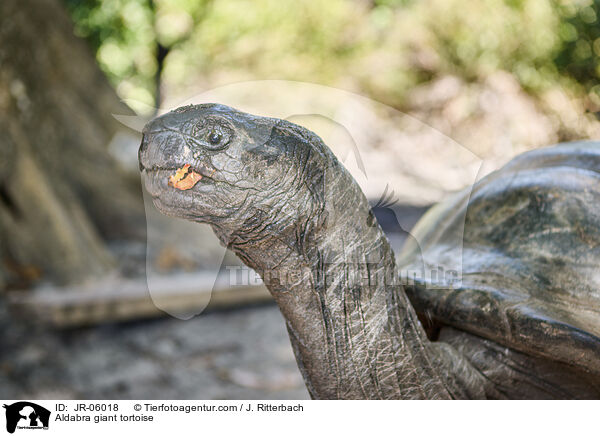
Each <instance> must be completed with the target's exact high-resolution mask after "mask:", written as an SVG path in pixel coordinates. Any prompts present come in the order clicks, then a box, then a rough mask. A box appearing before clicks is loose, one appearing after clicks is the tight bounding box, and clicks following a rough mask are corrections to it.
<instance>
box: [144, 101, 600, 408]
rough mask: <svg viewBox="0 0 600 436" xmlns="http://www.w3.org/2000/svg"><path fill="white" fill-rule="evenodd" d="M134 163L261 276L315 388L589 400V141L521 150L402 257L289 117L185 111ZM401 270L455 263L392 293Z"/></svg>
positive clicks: (598, 198) (595, 379)
mask: <svg viewBox="0 0 600 436" xmlns="http://www.w3.org/2000/svg"><path fill="white" fill-rule="evenodd" d="M139 161H140V169H141V171H142V172H143V174H144V178H145V184H146V187H147V189H148V191H149V193H150V194H151V195H152V197H153V201H154V204H155V205H156V207H157V208H158V209H159V210H161V211H162V212H163V213H165V214H167V215H171V216H177V217H183V218H187V219H189V220H192V221H197V222H201V223H208V224H209V225H210V226H211V227H212V228H213V230H214V232H215V233H216V235H217V236H218V237H219V239H220V240H221V242H222V243H223V244H224V245H225V246H227V247H228V248H229V249H231V250H233V252H235V253H236V254H237V256H239V257H240V259H242V261H244V262H245V263H246V264H247V265H248V266H250V267H252V268H254V269H255V270H256V271H258V272H259V273H260V274H261V276H262V277H263V280H264V281H265V283H266V285H267V287H268V288H269V290H270V292H271V293H272V295H273V297H274V299H275V301H276V302H277V304H278V305H279V308H280V309H281V312H282V314H283V316H284V317H285V320H286V324H287V329H288V332H289V336H290V340H291V343H292V346H293V349H294V352H295V355H296V359H297V361H298V366H299V368H300V371H301V372H302V375H303V376H304V380H305V382H306V385H307V387H308V390H309V392H310V394H311V396H312V397H313V398H404V399H413V398H415V399H416V398H426V399H438V398H439V399H443V398H448V399H449V398H600V143H594V142H588V143H575V144H565V145H559V146H555V147H551V148H546V149H541V150H537V151H534V152H531V153H527V154H524V155H522V156H520V157H518V158H516V159H515V160H513V161H512V162H511V163H509V164H508V165H507V166H505V167H504V168H503V169H501V170H499V171H497V172H495V173H493V174H491V175H489V176H488V177H486V178H484V179H483V180H481V181H480V182H478V183H477V184H476V185H475V186H474V187H473V189H472V190H471V189H469V190H467V191H465V192H463V193H459V194H457V195H455V196H454V197H453V198H451V199H449V200H448V201H446V202H444V203H442V204H440V205H437V206H435V207H433V208H432V209H431V210H430V211H429V212H428V213H427V214H426V215H425V216H424V217H423V218H422V220H421V221H420V222H419V223H418V224H417V226H416V228H415V230H414V233H413V234H414V236H415V237H416V240H418V241H419V244H416V243H412V242H411V243H408V244H407V245H406V246H405V248H404V249H403V252H402V253H401V254H400V256H399V263H400V265H397V264H396V261H395V256H394V253H393V252H392V249H391V248H390V244H389V243H388V240H387V238H386V236H385V235H384V233H383V231H382V229H381V228H380V226H379V225H378V224H377V222H376V219H375V218H374V215H373V213H372V211H371V209H370V207H369V203H368V202H367V199H366V198H365V196H364V195H363V193H362V192H361V190H360V188H359V187H358V185H357V184H356V182H355V181H354V180H353V179H352V177H351V176H350V175H349V173H348V172H347V171H346V170H345V169H344V167H343V166H342V165H341V164H340V163H339V162H338V160H337V159H336V158H335V157H334V155H333V154H332V153H331V151H330V150H329V149H328V148H327V146H326V145H325V144H324V143H323V142H322V141H321V139H320V138H319V137H317V136H316V135H315V134H313V133H312V132H310V131H308V130H306V129H304V128H302V127H300V126H297V125H295V124H292V123H290V122H287V121H283V120H279V119H272V118H264V117H259V116H254V115H250V114H246V113H243V112H240V111H237V110H235V109H232V108H229V107H226V106H222V105H217V104H203V105H197V106H186V107H182V108H179V109H176V110H175V111H173V112H170V113H168V114H165V115H163V116H161V117H158V118H156V119H154V120H153V121H151V122H150V123H148V125H147V126H146V127H145V129H144V137H143V140H142V144H141V147H140V151H139ZM463 227H464V230H463ZM399 268H401V269H402V270H404V269H406V270H424V271H427V270H433V269H437V270H443V271H455V272H458V274H457V275H456V274H455V275H449V276H443V275H442V276H439V277H437V279H436V280H435V283H432V280H431V279H430V278H428V275H427V274H424V275H422V276H417V277H415V280H414V281H413V282H411V283H410V284H409V285H407V286H403V285H402V284H401V282H400V279H399ZM417 313H418V314H419V316H420V317H421V319H422V320H424V322H426V323H427V328H428V332H429V333H430V335H429V337H428V336H427V335H426V333H425V330H424V328H423V326H422V324H421V322H420V321H419V319H418V318H417Z"/></svg>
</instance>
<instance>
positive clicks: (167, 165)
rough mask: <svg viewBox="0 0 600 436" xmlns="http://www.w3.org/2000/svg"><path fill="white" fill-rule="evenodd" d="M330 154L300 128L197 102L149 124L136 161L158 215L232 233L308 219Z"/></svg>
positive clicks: (320, 143)
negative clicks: (161, 214)
mask: <svg viewBox="0 0 600 436" xmlns="http://www.w3.org/2000/svg"><path fill="white" fill-rule="evenodd" d="M328 155H331V153H330V152H329V151H328V150H327V149H326V147H325V146H324V145H323V143H322V141H320V139H319V138H318V137H317V136H316V135H314V134H312V133H311V132H309V131H308V130H306V129H304V128H302V127H300V126H296V125H294V124H292V123H289V122H287V121H283V120H279V119H274V118H266V117H260V116H254V115H250V114H247V113H244V112H240V111H238V110H235V109H233V108H230V107H227V106H223V105H218V104H202V105H195V106H185V107H181V108H178V109H175V110H174V111H172V112H169V113H167V114H165V115H162V116H160V117H158V118H155V119H154V120H152V121H151V122H149V123H148V124H147V125H146V126H145V128H144V130H143V139H142V144H141V146H140V150H139V163H140V170H141V171H142V174H143V177H144V180H145V185H146V188H147V190H148V192H149V194H150V195H151V196H152V198H153V202H154V204H155V206H156V207H157V208H158V209H159V210H160V211H161V212H163V213H164V214H167V215H171V216H176V217H180V218H186V219H189V220H193V221H198V222H206V223H209V224H212V225H214V226H215V227H217V228H219V229H221V230H223V231H225V232H226V233H228V234H231V233H234V232H243V231H245V229H253V228H256V227H257V226H259V225H261V226H264V225H266V224H276V225H277V226H285V225H289V224H291V223H293V222H297V221H298V219H300V218H301V217H302V216H304V215H306V213H307V210H310V209H311V202H312V201H313V200H315V199H317V200H318V195H317V196H315V192H316V191H315V188H314V187H315V183H316V178H318V175H319V174H321V178H322V174H323V170H322V168H323V165H324V164H325V165H326V160H327V156H328ZM331 156H332V155H331ZM317 184H318V183H317ZM317 191H318V189H317ZM271 230H273V229H272V228H271Z"/></svg>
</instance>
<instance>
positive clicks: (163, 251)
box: [0, 0, 600, 399]
mask: <svg viewBox="0 0 600 436" xmlns="http://www.w3.org/2000/svg"><path fill="white" fill-rule="evenodd" d="M599 14H600V0H575V1H566V0H565V1H562V0H535V1H534V0H471V1H466V0H462V1H459V0H421V1H418V0H414V1H411V0H331V1H328V2H317V1H292V0H279V1H276V0H257V1H245V0H3V1H2V3H0V108H1V111H0V325H1V326H2V334H1V335H0V396H2V397H3V398H13V399H14V398H38V399H40V398H72V399H76V398H86V399H96V398H121V399H128V398H148V399H150V398H165V399H167V398H172V399H178V398H180V399H183V398H198V399H237V398H272V399H276V398H308V395H307V393H306V391H305V388H304V385H303V383H302V380H301V377H300V375H299V373H298V371H297V368H296V364H295V361H294V358H293V356H292V352H291V347H290V345H289V343H288V339H287V335H286V332H285V327H284V323H283V319H282V317H281V315H280V314H279V312H278V309H277V307H275V306H274V305H273V304H272V303H271V302H270V299H269V296H268V293H267V292H266V291H265V289H264V288H263V287H262V286H261V285H260V283H259V282H257V281H256V280H252V279H250V280H245V281H244V280H243V283H242V285H241V286H231V281H230V280H228V277H229V276H228V274H229V272H230V271H227V268H225V266H229V267H231V266H234V267H236V268H237V267H239V266H240V264H239V263H238V262H237V260H236V259H235V258H234V257H233V256H232V255H231V254H228V253H225V252H224V249H222V248H221V247H219V246H218V243H217V242H216V240H215V239H214V237H213V235H212V233H211V231H210V230H209V229H205V228H204V227H203V226H198V225H194V226H193V230H192V227H190V224H188V223H184V222H183V221H181V222H180V221H177V220H171V219H166V218H162V217H160V216H159V215H158V214H157V213H156V211H153V210H152V208H151V205H150V207H149V205H148V203H147V202H146V204H145V203H144V201H143V192H142V187H141V186H140V179H139V174H138V168H137V162H136V151H137V147H138V145H139V141H140V134H139V130H140V127H141V126H143V124H144V122H145V121H146V120H148V119H150V118H151V117H153V116H155V115H156V114H158V113H161V112H162V111H164V110H169V109H171V108H173V107H176V106H179V105H181V104H182V103H183V102H188V101H189V100H190V98H192V97H193V96H198V95H204V96H208V97H211V98H213V99H214V96H215V95H216V96H217V98H216V99H217V101H220V100H218V98H219V96H223V99H225V100H227V99H226V98H225V95H230V94H231V93H233V94H235V95H236V96H237V97H240V98H241V94H242V91H243V93H244V96H243V98H241V101H247V100H248V99H250V100H251V103H248V105H249V107H252V108H258V109H256V110H255V111H258V113H262V114H270V113H271V112H270V111H271V110H272V108H271V106H268V105H278V106H277V107H286V108H287V109H286V112H285V113H286V114H287V116H291V117H290V119H291V120H292V121H294V122H297V123H299V124H302V125H305V126H307V127H309V128H311V129H313V130H315V131H317V133H319V134H320V135H321V136H322V137H323V138H324V139H325V142H326V143H328V145H330V147H332V149H333V150H334V151H335V152H336V154H338V156H340V159H342V160H343V161H344V162H345V163H346V158H347V156H348V150H350V149H351V148H352V147H353V144H354V145H356V144H355V143H358V145H359V146H360V149H361V153H359V155H360V158H358V157H357V156H358V155H356V153H355V156H354V158H353V160H352V159H351V158H350V161H349V162H348V163H347V164H348V165H349V166H350V167H352V168H351V171H353V174H355V177H356V178H357V180H358V181H359V183H361V186H363V189H364V190H365V192H366V193H367V195H368V196H369V197H370V199H372V200H373V203H374V204H376V205H377V206H378V210H376V214H378V218H380V221H381V222H382V225H383V226H384V228H385V229H386V231H388V232H389V235H390V238H391V239H392V242H393V243H394V244H395V245H396V246H400V245H401V244H402V242H403V238H404V237H405V233H406V231H408V230H410V228H411V226H412V225H414V223H415V222H416V220H417V219H418V218H419V217H420V216H421V215H422V213H423V212H424V211H425V210H426V209H427V207H428V206H429V205H431V204H433V203H435V202H437V201H440V200H442V199H443V198H445V196H447V195H448V194H449V193H450V192H452V191H455V190H457V189H461V188H463V187H465V186H468V185H469V184H470V183H473V182H474V181H475V180H476V179H477V178H479V177H481V176H483V175H484V174H486V173H489V172H490V171H493V170H494V169H496V168H498V167H500V166H501V165H503V164H504V163H506V162H507V161H508V160H510V158H512V157H513V156H515V155H516V154H519V153H521V152H524V151H526V150H529V149H533V148H536V147H541V146H545V145H549V144H552V143H556V142H559V141H572V140H578V139H598V138H600V121H599V119H600V17H599ZM265 80H277V81H284V82H281V83H280V82H277V83H275V82H256V81H265ZM298 82H306V83H307V84H312V85H310V86H309V87H308V88H307V87H303V86H304V85H302V84H298ZM260 83H262V84H263V85H260ZM282 83H283V84H282ZM294 83H295V84H296V85H294ZM289 84H292V85H289ZM288 85H289V86H288ZM215 89H217V90H225V91H226V92H225V91H223V93H218V92H217V93H216V94H215V93H212V94H211V92H212V90H215ZM269 89H270V90H271V93H269V92H268V90H269ZM281 89H285V90H286V91H285V92H279V91H280V90H281ZM294 90H295V91H294ZM305 90H306V92H304V91H305ZM228 93H229V94H228ZM323 95H327V96H328V97H327V100H328V101H329V102H331V101H336V102H338V103H339V102H340V101H342V100H343V103H344V104H340V105H339V106H340V107H342V106H343V108H344V110H345V111H346V112H343V111H342V109H340V108H339V107H338V106H336V107H335V108H334V109H332V111H333V112H332V113H333V115H332V114H329V113H328V115H327V116H328V117H329V118H326V119H329V120H331V119H334V120H339V119H343V118H344V117H343V116H342V115H344V113H346V115H347V113H350V114H351V115H353V117H350V118H348V119H349V120H350V121H349V124H348V125H345V126H344V125H343V123H342V127H340V125H338V124H337V123H332V122H325V123H324V122H323V118H322V117H321V118H319V117H315V116H314V114H313V112H314V111H313V110H312V109H310V108H312V107H313V106H311V104H314V102H315V101H317V100H318V99H319V98H320V97H321V96H323ZM348 95H353V96H356V97H352V98H353V100H352V101H353V102H356V101H361V102H362V101H363V100H360V99H361V98H365V101H369V102H378V103H374V104H366V103H364V102H363V103H360V104H358V103H357V104H355V103H352V104H351V105H349V104H345V103H346V102H347V101H346V100H344V99H346V98H347V96H348ZM358 96H361V97H360V98H359V97H358ZM208 97H207V98H208ZM227 98H229V97H227ZM244 99H246V100H244ZM357 99H358V100H357ZM250 100H248V101H250ZM227 101H229V100H227ZM227 101H220V102H227ZM240 104H243V103H240ZM293 108H309V109H297V111H298V112H294V109H293ZM340 111H341V112H340ZM275 113H279V112H277V111H275ZM307 114H308V115H307ZM311 114H313V115H311ZM340 114H341V115H340ZM115 115H117V116H116V117H115ZM348 132H350V133H348ZM474 164H477V165H475V166H473V165H474ZM364 168H367V170H368V171H366V173H369V171H370V174H373V172H374V169H375V170H376V173H377V174H373V176H372V177H371V178H370V180H371V184H363V180H362V178H364V177H362V176H361V171H362V172H363V173H365V170H364ZM384 186H385V188H384ZM388 186H389V187H390V189H391V190H393V192H394V194H393V195H392V196H391V197H389V192H390V191H385V192H387V193H388V195H387V197H389V198H387V197H386V198H384V197H382V195H383V191H384V189H387V188H388ZM382 200H385V201H383V202H382ZM392 203H394V204H392ZM192 233H193V237H191V236H190V235H191V234H192ZM184 243H186V244H188V245H186V246H183V245H182V244H184ZM150 246H151V247H152V249H150V248H149V247H150ZM149 270H152V271H153V272H156V271H158V272H160V274H161V279H160V280H158V281H154V282H153V284H150V283H149V282H148V283H147V282H146V276H147V274H148V273H149ZM230 270H231V268H230ZM215 280H216V282H215ZM149 287H150V290H149ZM173 314H175V317H173V316H170V315H173ZM195 314H199V315H197V316H195V317H194V316H193V315H195Z"/></svg>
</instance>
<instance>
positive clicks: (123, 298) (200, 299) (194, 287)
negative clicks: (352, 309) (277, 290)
mask: <svg viewBox="0 0 600 436" xmlns="http://www.w3.org/2000/svg"><path fill="white" fill-rule="evenodd" d="M150 283H151V286H150V289H151V291H150V290H149V287H148V284H147V283H146V281H145V280H135V281H134V280H107V281H104V282H101V283H92V284H89V285H85V286H73V287H63V288H58V287H45V288H40V289H36V290H34V291H12V292H10V293H9V294H8V301H9V304H10V306H11V308H12V309H13V310H15V311H17V312H19V313H21V314H23V316H26V317H28V318H32V319H35V320H37V321H39V322H42V323H46V324H49V325H52V326H55V327H76V326H83V325H91V324H98V323H103V322H115V321H130V320H136V319H143V318H155V317H160V316H166V315H168V314H175V315H176V316H177V317H179V318H187V317H189V316H192V315H194V314H197V313H200V312H202V311H203V310H205V309H215V308H225V307H233V306H240V305H245V304H251V303H258V302H266V301H270V300H272V298H271V295H270V294H269V291H268V290H267V289H266V288H265V287H264V285H262V284H244V285H230V283H229V274H220V275H219V276H218V277H217V279H216V280H215V279H214V274H209V273H195V274H180V275H173V276H165V277H161V278H156V279H153V280H151V282H150ZM161 309H162V310H161Z"/></svg>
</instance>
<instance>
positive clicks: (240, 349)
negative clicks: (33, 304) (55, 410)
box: [0, 304, 308, 399]
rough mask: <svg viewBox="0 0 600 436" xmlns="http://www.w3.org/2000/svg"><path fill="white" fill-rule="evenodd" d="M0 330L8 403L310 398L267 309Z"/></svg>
mask: <svg viewBox="0 0 600 436" xmlns="http://www.w3.org/2000/svg"><path fill="white" fill-rule="evenodd" d="M3 311H4V308H3ZM3 315H4V316H2V319H4V320H7V317H6V313H3ZM3 327H4V335H3V338H2V350H3V353H2V356H1V358H0V397H2V398H5V399H21V398H23V399H24V398H36V399H42V398H53V399H56V398H59V399H308V393H307V391H306V389H305V387H304V383H303V381H302V377H301V376H300V373H299V372H298V369H297V367H296V362H295V359H294V356H293V354H292V349H291V346H290V344H289V340H288V337H287V333H286V330H285V326H284V322H283V318H282V316H281V315H280V313H279V310H278V309H277V307H276V306H275V305H274V304H270V305H264V306H260V307H250V308H244V309H240V310H235V311H225V312H213V313H205V314H202V315H200V316H198V317H196V318H194V319H192V320H189V321H180V320H177V319H174V318H164V319H159V320H155V321H145V322H136V323H129V324H120V325H105V326H101V327H96V328H87V329H81V330H76V331H69V332H56V333H55V334H49V333H48V332H44V331H43V330H41V329H39V328H38V329H35V328H31V327H30V326H26V325H22V324H20V323H18V322H17V321H15V320H12V322H11V324H10V326H7V325H4V326H3ZM24 330H29V332H28V333H27V332H25V331H24ZM9 350H10V351H9Z"/></svg>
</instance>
